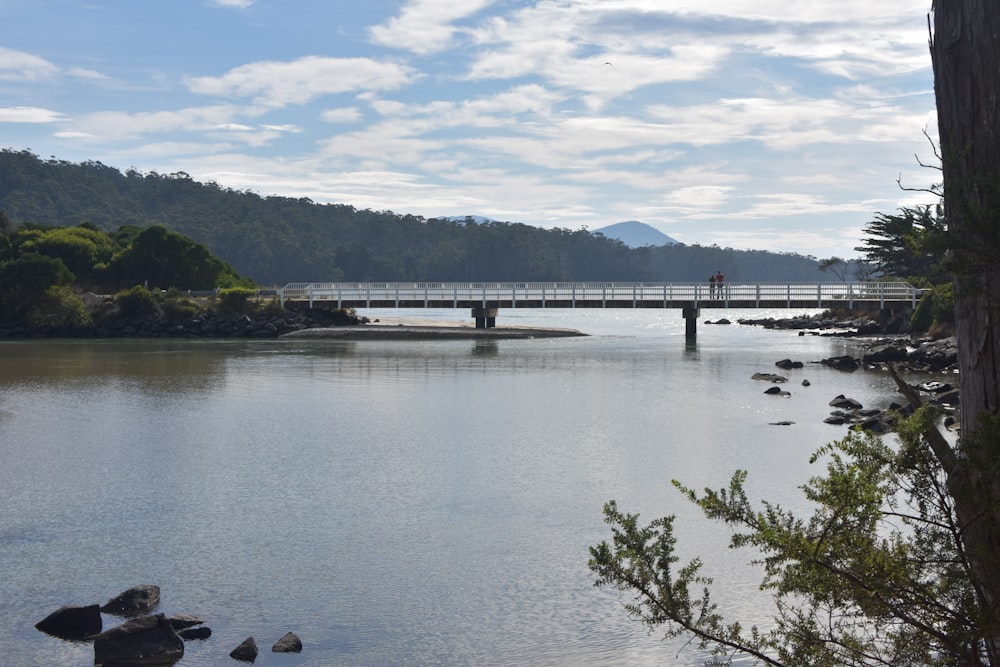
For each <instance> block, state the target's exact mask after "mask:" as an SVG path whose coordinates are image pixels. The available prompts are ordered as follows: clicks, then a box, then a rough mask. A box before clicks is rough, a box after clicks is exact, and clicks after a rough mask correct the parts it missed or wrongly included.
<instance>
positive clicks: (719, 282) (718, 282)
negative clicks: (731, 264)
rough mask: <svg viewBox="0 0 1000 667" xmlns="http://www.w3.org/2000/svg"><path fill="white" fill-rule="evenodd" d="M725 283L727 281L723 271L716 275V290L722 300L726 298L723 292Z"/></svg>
mask: <svg viewBox="0 0 1000 667" xmlns="http://www.w3.org/2000/svg"><path fill="white" fill-rule="evenodd" d="M725 281H726V277H725V276H724V275H722V271H719V272H718V273H716V274H715V289H716V291H718V293H719V298H720V299H725V298H726V296H725V293H724V292H723V291H722V290H723V283H724V282H725Z"/></svg>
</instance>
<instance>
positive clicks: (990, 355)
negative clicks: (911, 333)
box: [931, 0, 1000, 665]
mask: <svg viewBox="0 0 1000 667" xmlns="http://www.w3.org/2000/svg"><path fill="white" fill-rule="evenodd" d="M996 2H997V0H934V2H933V16H934V33H933V38H932V40H931V55H932V60H933V64H934V89H935V94H936V97H937V111H938V130H939V134H940V142H941V157H942V168H943V174H944V201H945V216H946V218H947V221H948V235H949V246H950V249H951V258H950V262H951V268H952V270H953V273H954V276H955V329H956V335H957V338H958V349H959V371H960V374H961V375H960V389H961V401H962V417H961V425H962V441H961V443H960V450H959V456H958V458H957V459H956V460H957V461H958V463H957V465H955V467H952V468H946V469H945V470H946V472H947V473H948V475H949V488H950V489H951V493H952V495H953V496H954V498H955V501H956V511H957V512H958V516H959V520H960V521H961V522H962V523H963V524H964V525H965V527H966V533H965V536H964V546H965V549H966V552H967V554H968V556H969V559H970V562H971V563H972V567H973V570H974V572H973V576H974V579H975V581H974V583H975V584H976V587H977V592H978V593H979V596H980V604H981V606H982V612H983V618H982V619H981V622H982V626H983V629H984V631H985V638H986V639H987V644H988V648H987V650H988V651H989V653H990V654H991V655H990V664H994V665H997V664H1000V443H998V442H997V440H1000V437H998V431H997V428H996V424H995V422H993V421H992V420H991V419H990V418H993V419H996V418H997V416H998V414H1000V8H998V6H997V5H996ZM984 418H985V419H984ZM991 640H992V641H991Z"/></svg>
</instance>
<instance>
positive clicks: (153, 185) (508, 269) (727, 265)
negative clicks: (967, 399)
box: [0, 149, 823, 286]
mask: <svg viewBox="0 0 1000 667" xmlns="http://www.w3.org/2000/svg"><path fill="white" fill-rule="evenodd" d="M0 210H4V211H5V212H6V213H7V216H8V218H9V220H10V222H11V223H12V224H14V225H24V224H34V225H45V226H52V227H75V226H79V225H81V224H85V223H86V224H89V225H92V226H94V227H96V228H97V229H100V230H103V231H106V232H109V233H114V232H115V230H117V229H118V228H120V227H123V226H127V227H131V226H135V227H139V228H144V227H148V226H153V225H162V226H164V227H166V228H167V229H170V230H172V231H175V232H177V233H180V234H183V235H184V236H187V237H189V238H191V239H192V240H194V241H196V242H197V243H200V244H202V245H204V246H205V247H206V248H208V249H209V250H210V251H211V252H212V253H213V254H215V255H216V256H217V257H219V258H221V259H222V260H224V261H225V262H227V263H228V264H230V265H231V266H233V267H234V269H235V270H236V271H237V272H239V273H240V274H241V275H244V276H247V277H250V278H252V279H253V280H254V281H256V282H257V283H258V284H259V285H263V286H274V285H284V284H285V283H288V282H313V281H316V282H319V281H323V282H326V281H349V282H360V281H393V282H394V281H441V282H482V281H490V282H494V281H496V282H506V281H515V280H516V281H532V282H536V281H554V282H561V281H567V282H568V281H663V282H684V281H696V280H707V278H708V275H709V273H714V272H716V271H719V270H721V271H722V272H724V273H725V274H726V276H727V277H728V278H729V279H730V280H734V281H748V282H751V281H752V282H813V281H818V280H822V279H823V275H822V274H820V273H819V272H818V271H817V267H818V262H817V260H816V258H814V257H807V256H803V255H798V254H795V253H774V252H767V251H756V250H737V249H733V248H721V247H717V246H700V245H683V244H678V245H665V246H659V247H645V248H629V247H628V246H626V245H625V244H623V243H622V242H621V241H618V240H616V239H611V238H605V237H604V236H602V235H601V234H594V233H591V232H589V231H587V230H585V229H579V230H569V229H541V228H538V227H534V226H531V225H526V224H522V223H512V222H496V221H491V222H485V223H476V222H475V221H473V219H472V218H466V219H464V220H453V219H447V218H429V219H426V218H423V217H420V216H414V215H407V214H397V213H394V212H392V211H373V210H369V209H358V208H355V207H354V206H350V205H348V204H317V203H315V202H313V201H311V200H309V199H295V198H289V197H278V196H260V195H258V194H255V193H253V192H246V191H238V190H232V189H228V188H223V187H221V186H219V185H218V184H216V183H201V182H198V181H195V180H194V179H192V178H191V177H190V176H189V175H188V174H186V173H184V172H177V173H171V174H159V173H156V172H150V173H139V172H138V171H136V170H135V169H127V170H126V171H124V172H122V171H119V170H118V169H116V168H114V167H109V166H107V165H104V164H102V163H100V162H93V161H91V162H83V163H80V164H76V163H70V162H66V161H62V160H57V159H55V158H52V159H48V160H43V159H41V158H39V157H38V156H36V155H34V154H33V153H31V152H30V151H26V150H21V151H16V150H12V149H6V150H2V151H0Z"/></svg>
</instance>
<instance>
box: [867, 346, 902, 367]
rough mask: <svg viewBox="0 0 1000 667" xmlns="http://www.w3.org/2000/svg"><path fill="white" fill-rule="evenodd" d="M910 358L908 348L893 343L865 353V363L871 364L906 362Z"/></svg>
mask: <svg viewBox="0 0 1000 667" xmlns="http://www.w3.org/2000/svg"><path fill="white" fill-rule="evenodd" d="M909 357H910V353H909V352H908V351H907V349H906V346H904V345H897V344H893V343H890V344H888V345H882V346H880V347H876V348H874V349H872V350H870V351H868V352H866V353H865V361H866V362H870V363H884V362H890V361H906V360H907V359H909Z"/></svg>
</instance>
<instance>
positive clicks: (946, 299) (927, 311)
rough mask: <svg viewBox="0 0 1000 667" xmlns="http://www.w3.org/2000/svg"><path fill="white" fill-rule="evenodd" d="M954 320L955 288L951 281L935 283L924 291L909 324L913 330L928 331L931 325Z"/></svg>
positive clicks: (951, 322) (952, 322) (948, 322)
mask: <svg viewBox="0 0 1000 667" xmlns="http://www.w3.org/2000/svg"><path fill="white" fill-rule="evenodd" d="M954 322H955V290H954V287H953V286H952V284H951V283H945V284H943V285H937V286H935V287H933V288H931V289H930V290H928V291H926V292H924V295H923V296H922V297H920V303H918V304H917V309H916V310H914V311H913V316H912V317H911V318H910V325H911V326H912V327H913V330H914V331H929V330H930V329H931V327H933V326H935V325H942V324H954Z"/></svg>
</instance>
